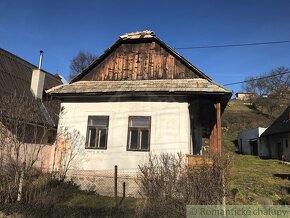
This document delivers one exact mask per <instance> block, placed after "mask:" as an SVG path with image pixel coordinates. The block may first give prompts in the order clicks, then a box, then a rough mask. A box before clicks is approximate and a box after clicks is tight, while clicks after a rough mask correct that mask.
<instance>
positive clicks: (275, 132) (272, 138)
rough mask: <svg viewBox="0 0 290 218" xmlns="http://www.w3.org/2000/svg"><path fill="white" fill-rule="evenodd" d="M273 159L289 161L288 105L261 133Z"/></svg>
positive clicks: (289, 129)
mask: <svg viewBox="0 0 290 218" xmlns="http://www.w3.org/2000/svg"><path fill="white" fill-rule="evenodd" d="M262 137H263V138H264V139H265V141H266V143H267V147H268V148H269V152H270V157H271V158H273V159H279V160H285V161H290V147H289V141H290V106H288V107H287V109H286V110H285V111H284V112H283V113H282V114H281V115H280V116H279V117H278V118H277V119H276V120H275V121H274V122H273V123H272V125H271V126H269V127H268V128H267V129H266V131H265V132H264V133H263V134H262Z"/></svg>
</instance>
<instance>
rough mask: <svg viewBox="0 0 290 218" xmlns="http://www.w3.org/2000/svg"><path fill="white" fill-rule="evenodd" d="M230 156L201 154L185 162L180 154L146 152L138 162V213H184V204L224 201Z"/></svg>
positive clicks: (179, 214)
mask: <svg viewBox="0 0 290 218" xmlns="http://www.w3.org/2000/svg"><path fill="white" fill-rule="evenodd" d="M229 166H230V158H221V157H219V156H215V157H211V158H210V159H209V158H208V157H202V161H199V163H198V165H196V166H188V164H187V161H186V158H185V156H184V155H181V154H178V155H173V154H161V155H153V154H150V155H149V158H148V162H146V163H145V164H143V165H141V166H139V168H140V171H141V175H140V194H141V195H142V196H143V197H144V199H145V200H144V201H143V202H142V203H141V204H140V207H137V210H138V211H137V214H139V215H140V216H170V217H184V216H185V209H186V205H190V204H191V205H210V204H213V205H216V204H222V203H224V202H223V201H224V197H225V196H226V194H227V186H228V185H227V178H228V176H229V175H228V174H229V173H228V172H229Z"/></svg>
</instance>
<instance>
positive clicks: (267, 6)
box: [0, 0, 290, 92]
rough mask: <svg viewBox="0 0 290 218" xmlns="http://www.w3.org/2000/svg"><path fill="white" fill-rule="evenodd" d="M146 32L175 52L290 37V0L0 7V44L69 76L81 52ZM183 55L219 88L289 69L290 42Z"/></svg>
mask: <svg viewBox="0 0 290 218" xmlns="http://www.w3.org/2000/svg"><path fill="white" fill-rule="evenodd" d="M146 29H148V30H153V31H154V32H155V33H156V34H157V36H158V37H159V38H160V39H161V40H163V41H164V42H165V43H167V44H168V45H169V46H171V47H173V48H175V47H190V46H204V45H223V44H237V43H252V42H264V41H281V40H290V1H288V0H273V1H267V0H249V1H246V0H240V1H234V0H231V1H221V0H219V1H206V0H202V1H193V0H192V1H182V0H178V1H170V0H164V1H158V0H155V1H149V0H142V1H137V0H134V1H131V0H130V1H126V0H123V1H112V0H103V1H86V0H82V1H60V0H58V1H54V0H50V1H48V0H46V1H41V0H38V1H30V0H25V1H15V0H14V1H13V0H8V1H7V0H1V2H0V47H2V48H3V49H5V50H8V51H10V52H12V53H13V54H15V55H17V56H19V57H21V58H23V59H25V60H27V61H29V62H31V63H33V64H35V65H38V58H39V50H40V49H42V50H44V52H45V53H44V60H43V68H44V69H45V70H47V71H49V72H51V73H58V74H61V75H63V76H65V77H66V78H68V75H69V63H70V60H71V59H72V57H73V56H75V55H76V54H77V53H78V51H80V50H83V51H89V52H91V53H94V54H96V55H101V54H102V53H103V52H104V50H106V49H107V48H108V47H109V46H110V45H111V44H113V43H114V42H115V41H116V40H117V39H118V37H119V36H120V35H122V34H124V33H128V32H135V31H140V30H146ZM178 52H179V53H180V54H181V55H183V56H184V57H185V58H187V59H188V60H189V61H190V62H191V63H192V64H193V65H195V66H196V67H198V68H199V69H201V70H202V71H203V72H205V73H206V74H207V75H208V76H210V77H212V78H213V79H214V80H215V81H217V82H218V83H220V84H226V83H230V82H236V81H241V80H244V79H245V77H247V76H251V75H259V74H261V73H265V72H268V71H270V70H271V69H273V68H275V67H278V66H285V67H290V62H289V61H290V43H285V44H274V45H273V44H272V45H263V46H251V47H233V48H213V49H194V50H178ZM229 88H230V89H232V90H233V91H234V92H237V91H240V86H239V85H235V86H230V87H229Z"/></svg>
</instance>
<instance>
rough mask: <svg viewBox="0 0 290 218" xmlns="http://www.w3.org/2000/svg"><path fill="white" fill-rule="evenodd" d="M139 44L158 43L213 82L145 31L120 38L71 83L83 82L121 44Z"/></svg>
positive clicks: (152, 34) (195, 71) (151, 33)
mask: <svg viewBox="0 0 290 218" xmlns="http://www.w3.org/2000/svg"><path fill="white" fill-rule="evenodd" d="M138 42H140V43H141V42H156V43H158V44H159V45H160V46H161V47H162V48H164V49H165V50H166V51H167V52H168V53H170V54H171V55H172V56H173V57H175V58H176V59H177V60H179V61H180V62H181V63H182V64H184V65H185V66H187V67H188V68H189V69H190V70H191V71H193V72H194V73H196V74H197V75H198V76H199V77H200V78H202V79H207V80H209V81H211V78H210V77H208V76H207V75H206V74H204V73H203V72H202V71H201V70H199V69H198V68H197V67H195V66H194V65H192V64H191V63H190V62H189V61H187V60H186V59H185V58H184V57H182V56H181V55H180V54H178V53H177V52H176V51H174V50H173V49H172V48H170V47H169V46H168V45H166V44H165V43H164V42H163V41H162V40H160V39H159V38H158V37H157V36H156V35H155V33H154V32H153V31H149V30H145V31H142V32H135V33H128V34H125V35H122V36H120V38H119V39H118V40H117V41H116V42H115V43H114V44H113V45H112V46H111V47H109V48H108V49H107V50H105V52H104V53H103V54H102V55H101V56H100V57H99V58H98V59H96V60H95V61H94V62H93V63H92V64H91V65H90V66H88V67H87V68H86V69H84V70H83V71H82V72H81V73H80V74H79V75H77V76H76V77H74V78H73V79H72V80H71V82H70V83H73V82H76V81H79V80H81V79H82V78H83V77H84V76H86V75H87V74H88V73H89V72H90V71H91V70H92V69H93V68H94V67H96V66H97V65H98V64H100V63H101V62H102V61H103V60H104V59H105V58H106V57H108V56H109V55H110V54H111V53H112V52H113V51H115V50H116V49H117V48H118V47H119V46H120V45H121V44H126V43H138Z"/></svg>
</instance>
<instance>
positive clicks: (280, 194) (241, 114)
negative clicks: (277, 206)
mask: <svg viewBox="0 0 290 218" xmlns="http://www.w3.org/2000/svg"><path fill="white" fill-rule="evenodd" d="M222 120H223V123H222V126H223V146H224V150H225V151H228V152H230V153H232V154H233V168H232V172H231V182H230V187H231V190H232V191H233V192H236V193H237V194H236V195H235V197H233V199H232V200H231V201H230V202H229V203H231V204H256V203H257V202H259V201H261V198H265V197H266V198H270V199H271V200H272V201H273V202H274V203H279V202H281V201H284V202H285V201H286V202H288V204H289V203H290V202H289V200H287V199H290V196H289V194H287V193H285V188H289V189H290V181H289V180H287V179H282V178H280V177H276V176H274V174H290V165H286V164H282V163H280V162H279V161H277V160H262V159H260V158H258V157H255V156H251V155H239V154H235V152H234V151H235V144H234V140H236V138H237V135H238V132H240V131H243V130H246V129H250V128H255V127H258V126H260V127H267V126H268V125H269V124H270V123H271V121H270V120H269V119H268V118H267V117H266V116H265V115H263V114H261V113H258V112H256V111H254V110H251V109H249V108H248V107H247V106H246V105H243V104H242V103H241V102H239V101H235V100H232V101H231V102H230V103H229V106H228V107H227V109H226V110H225V112H224V114H223V118H222ZM283 188H284V189H283Z"/></svg>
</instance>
